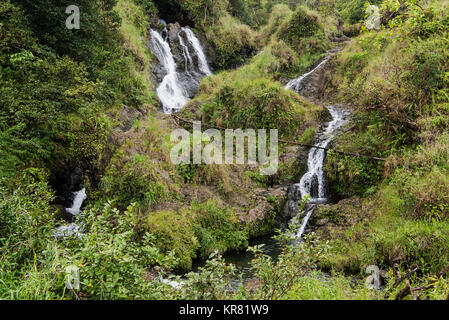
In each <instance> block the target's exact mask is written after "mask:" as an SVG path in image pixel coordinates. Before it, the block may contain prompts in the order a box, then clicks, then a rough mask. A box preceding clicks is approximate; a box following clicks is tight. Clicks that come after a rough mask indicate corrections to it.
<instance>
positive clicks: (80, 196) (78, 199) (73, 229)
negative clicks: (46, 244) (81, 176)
mask: <svg viewBox="0 0 449 320" xmlns="http://www.w3.org/2000/svg"><path fill="white" fill-rule="evenodd" d="M86 199H87V196H86V189H85V188H83V189H81V190H80V191H77V192H74V193H73V204H72V206H71V207H70V208H66V209H65V211H66V212H67V213H68V214H70V215H72V216H73V217H74V219H76V218H80V217H81V214H82V211H81V207H82V206H83V203H84V201H85V200H86ZM83 229H84V226H83V225H82V224H78V223H76V222H72V223H70V224H66V225H62V226H59V227H57V228H56V229H54V230H53V236H55V237H57V238H66V237H71V236H76V237H80V236H81V235H82V232H83Z"/></svg>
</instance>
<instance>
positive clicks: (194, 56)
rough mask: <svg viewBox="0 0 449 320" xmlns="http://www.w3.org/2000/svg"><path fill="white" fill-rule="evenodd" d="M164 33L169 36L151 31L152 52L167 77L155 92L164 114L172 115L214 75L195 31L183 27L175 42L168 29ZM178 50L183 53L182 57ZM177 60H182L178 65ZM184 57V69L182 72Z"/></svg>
mask: <svg viewBox="0 0 449 320" xmlns="http://www.w3.org/2000/svg"><path fill="white" fill-rule="evenodd" d="M163 33H166V34H167V37H166V38H164V37H163V36H162V34H161V33H159V32H158V31H155V30H152V29H150V36H151V39H150V41H151V49H152V52H153V53H154V55H155V56H156V57H157V59H158V60H159V64H160V66H161V68H162V69H163V72H164V74H165V75H164V77H163V79H162V82H161V83H160V84H159V86H158V88H157V89H156V93H157V95H158V97H159V100H160V101H161V103H162V106H163V111H164V113H166V114H171V113H174V112H177V111H179V110H181V109H182V108H183V107H184V106H185V105H186V103H187V102H188V101H189V99H190V97H191V96H193V95H195V94H196V92H197V91H198V89H199V84H200V80H201V79H202V78H203V77H205V76H209V75H211V74H212V72H211V70H210V68H209V65H208V63H207V59H206V55H205V54H204V51H203V48H202V46H201V44H200V41H199V40H198V38H197V37H196V36H195V34H194V33H193V31H192V30H190V29H189V28H180V29H179V31H178V32H177V34H176V37H174V38H173V39H170V36H169V32H168V30H167V29H164V30H163ZM174 41H177V43H175V42H174ZM177 44H179V47H178V46H177ZM178 51H180V53H179V54H178ZM181 56H182V57H181ZM176 57H180V59H178V63H176ZM181 58H182V60H183V63H184V68H182V69H181V70H179V69H180V65H179V64H180V62H181V61H180V60H181Z"/></svg>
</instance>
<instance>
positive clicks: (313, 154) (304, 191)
mask: <svg viewBox="0 0 449 320" xmlns="http://www.w3.org/2000/svg"><path fill="white" fill-rule="evenodd" d="M330 57H331V56H329V57H327V58H326V59H325V60H323V61H322V62H321V63H320V64H319V65H318V66H317V67H316V68H315V69H313V70H312V71H310V72H308V73H306V74H304V75H302V76H301V77H299V78H297V79H293V80H292V81H290V82H289V83H288V84H287V85H286V87H285V88H286V89H292V90H294V91H296V92H298V93H299V92H301V90H302V89H303V88H304V85H305V82H306V81H307V79H308V77H309V76H311V75H312V74H313V73H314V72H316V71H318V70H319V69H321V68H322V67H324V65H325V64H326V63H327V62H328V61H329V60H330ZM327 109H328V110H329V112H330V114H331V115H332V121H330V122H329V123H328V124H327V125H326V127H325V129H324V130H323V131H322V132H321V133H320V134H318V135H317V137H316V142H315V145H316V146H317V147H318V148H311V150H310V152H309V156H308V160H307V172H306V174H304V176H303V177H302V178H301V181H300V182H299V183H297V184H295V185H293V186H292V187H290V188H289V191H288V200H287V204H286V207H285V211H286V215H287V216H294V215H295V218H294V219H293V222H294V223H295V222H297V220H298V219H299V218H300V217H302V216H304V215H305V218H304V219H303V221H302V224H301V226H300V227H299V229H298V231H297V234H296V235H295V238H296V239H301V237H302V235H303V234H304V232H305V229H306V227H307V224H308V222H309V219H310V217H311V216H312V214H313V211H314V210H315V207H316V204H319V203H327V202H328V198H327V194H326V193H327V192H326V179H325V174H324V170H323V167H324V161H325V158H326V150H325V149H324V148H327V147H328V146H329V144H330V143H331V141H332V139H333V138H334V136H335V134H336V132H337V130H338V129H340V128H341V127H343V126H344V125H345V124H346V123H347V122H348V119H349V116H350V113H349V111H348V110H344V109H339V108H337V107H335V106H329V107H327ZM307 196H308V197H310V199H309V202H308V204H307V205H306V209H305V211H304V212H299V206H298V203H299V202H300V201H302V200H304V199H305V198H306V197H307Z"/></svg>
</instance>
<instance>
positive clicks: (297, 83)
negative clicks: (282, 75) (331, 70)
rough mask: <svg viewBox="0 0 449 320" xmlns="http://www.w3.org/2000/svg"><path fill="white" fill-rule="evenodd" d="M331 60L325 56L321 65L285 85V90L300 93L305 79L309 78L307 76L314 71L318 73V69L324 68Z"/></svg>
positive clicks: (330, 56)
mask: <svg viewBox="0 0 449 320" xmlns="http://www.w3.org/2000/svg"><path fill="white" fill-rule="evenodd" d="M331 58H332V55H329V56H327V57H326V59H324V60H323V61H321V63H320V64H318V66H316V67H315V68H314V69H313V70H312V71H309V72H307V73H305V74H303V75H302V76H300V77H298V78H296V79H293V80H291V81H290V82H289V83H287V85H286V86H285V89H290V90H293V91H296V92H298V93H300V92H301V90H302V89H304V84H305V82H306V81H307V79H308V78H309V76H311V75H312V74H314V73H315V72H316V71H318V70H319V69H321V68H322V67H324V65H326V63H327V62H328V61H329V60H330V59H331Z"/></svg>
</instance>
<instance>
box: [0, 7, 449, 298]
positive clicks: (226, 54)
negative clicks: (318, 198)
mask: <svg viewBox="0 0 449 320" xmlns="http://www.w3.org/2000/svg"><path fill="white" fill-rule="evenodd" d="M69 4H71V3H69V2H68V1H49V0H33V1H31V0H6V1H2V2H0V299H382V298H395V297H396V296H399V297H401V298H403V297H404V296H400V295H401V294H402V295H403V294H404V292H406V293H407V295H405V297H412V298H415V299H417V298H421V299H425V298H431V299H442V298H446V297H447V295H448V293H449V289H448V285H447V278H446V276H447V275H446V274H445V273H444V270H446V269H445V268H446V267H447V261H449V231H448V230H449V225H448V218H449V195H448V192H447V191H448V190H449V178H448V177H449V165H448V164H449V149H448V145H449V136H448V129H449V89H448V87H449V86H448V85H449V45H448V43H449V41H448V39H449V34H448V30H449V19H448V16H449V5H448V3H447V1H437V0H433V1H419V0H385V1H371V4H377V5H379V6H380V14H381V20H380V21H381V28H380V30H371V31H370V30H367V29H366V27H365V26H364V25H363V20H364V18H365V12H366V11H365V7H366V5H367V4H366V3H365V1H364V0H350V1H343V0H338V1H331V0H219V1H217V0H213V1H212V0H169V1H165V0H164V1H162V0H161V1H158V0H95V1H87V0H81V1H78V6H79V7H80V10H81V29H79V30H68V29H67V28H66V26H65V20H66V18H67V14H66V13H65V8H66V7H67V6H68V5H69ZM159 19H165V20H167V21H168V22H175V21H171V20H172V19H177V20H176V21H180V22H182V23H183V24H184V25H187V24H188V25H190V26H191V27H192V28H193V29H194V30H195V32H196V33H197V34H198V35H199V37H200V38H201V40H202V42H204V43H205V44H206V43H207V45H206V47H207V51H208V56H209V57H210V58H211V60H213V62H212V65H213V67H214V69H215V71H216V72H215V74H214V75H212V76H210V77H208V78H206V79H205V80H203V82H202V83H201V88H200V92H199V94H198V96H197V97H196V98H194V99H193V100H192V101H191V102H190V103H189V104H188V105H187V106H186V108H185V109H184V110H183V111H182V112H181V113H180V116H182V117H184V118H187V119H189V120H198V119H201V120H202V121H203V122H204V123H205V124H206V125H208V126H216V127H219V128H223V127H229V128H279V129H281V132H280V137H282V138H283V139H288V140H290V141H293V142H297V143H312V142H313V137H314V135H315V133H316V132H317V131H318V130H319V127H320V125H321V124H322V122H323V121H325V119H326V113H325V112H324V111H323V108H322V107H321V106H319V105H315V104H313V103H312V102H309V101H307V100H306V99H305V98H302V97H300V96H299V95H298V94H296V93H294V92H292V91H288V90H285V89H284V88H283V84H285V82H286V80H287V79H291V78H293V77H297V76H299V75H301V74H304V73H305V72H306V71H308V70H310V68H311V67H312V66H314V65H316V63H317V62H318V61H320V59H322V58H323V57H324V56H326V54H327V53H328V51H329V50H330V49H335V48H337V47H340V46H343V44H342V43H343V41H345V43H344V49H342V51H340V52H339V53H337V54H336V56H335V58H334V60H333V61H332V68H333V70H332V72H331V73H330V83H329V85H328V87H327V88H326V92H325V93H326V94H325V97H326V98H327V99H328V100H330V101H331V102H332V103H334V102H335V103H344V104H346V105H347V106H348V107H350V108H351V113H352V116H351V124H350V125H348V126H347V127H346V128H345V130H343V131H342V132H341V134H340V135H339V136H338V137H337V138H336V140H335V141H334V143H333V146H334V147H335V148H336V149H338V150H340V151H344V152H347V153H348V154H349V153H350V154H354V153H359V154H360V155H363V157H353V156H349V155H342V154H341V153H338V152H332V151H330V152H329V153H328V156H327V160H326V168H325V169H326V173H327V180H328V182H329V184H330V185H331V189H332V192H333V193H334V194H335V198H336V200H341V199H345V200H344V201H341V202H340V203H338V204H336V205H324V206H319V207H318V208H317V210H316V216H317V217H316V218H314V219H315V221H312V222H313V223H314V226H315V227H316V226H320V227H316V228H315V232H316V235H313V234H311V235H310V237H307V239H306V241H305V242H303V243H301V244H294V245H292V244H291V241H290V240H291V239H290V238H289V236H288V235H289V233H288V232H287V233H285V232H284V233H281V234H280V235H279V236H278V237H277V238H278V240H279V241H280V242H281V244H282V245H283V248H284V249H283V251H282V253H281V254H280V256H279V257H278V259H277V260H273V259H272V258H271V257H269V256H267V255H264V254H263V250H262V248H261V247H254V248H250V249H249V250H250V251H251V252H252V253H253V255H254V260H253V261H252V262H251V270H252V274H253V278H254V279H253V280H251V281H250V282H247V283H244V282H243V281H241V280H242V277H243V275H242V274H241V272H240V270H237V269H236V268H235V267H234V266H232V265H227V264H226V263H225V261H224V260H223V258H222V257H221V256H220V255H221V254H224V253H226V252H228V251H231V250H234V251H236V250H237V251H238V250H245V249H246V248H247V247H248V243H249V240H250V239H251V237H254V236H258V235H262V234H267V233H270V232H272V231H273V229H274V226H275V225H276V223H277V219H278V218H279V215H280V213H281V212H282V211H283V204H284V202H285V199H284V198H285V197H283V196H272V195H270V196H262V195H261V194H264V193H265V192H266V190H267V187H268V186H273V185H274V184H279V185H282V187H284V186H286V185H288V184H289V183H291V180H292V179H293V178H294V179H296V178H297V177H298V176H300V175H301V174H302V173H303V171H304V165H305V164H304V163H301V159H298V155H297V153H298V152H299V151H301V150H302V151H306V150H303V149H300V150H299V149H296V150H295V151H294V152H293V153H294V155H293V156H291V154H290V158H289V159H288V160H285V161H284V160H283V162H282V163H281V164H280V172H279V174H278V175H277V176H275V177H270V178H267V177H262V176H260V175H259V174H257V170H256V169H257V168H254V167H239V166H233V165H226V166H215V165H214V166H206V165H178V166H175V165H172V164H171V162H170V161H169V154H170V147H171V146H172V144H171V142H170V136H169V134H170V132H171V130H173V129H175V128H179V124H177V123H175V122H174V120H173V119H171V120H167V119H166V117H164V116H163V115H161V114H160V113H158V112H157V109H158V108H159V107H160V106H159V103H158V101H157V99H156V94H155V90H154V89H155V86H156V79H155V77H154V76H153V75H152V71H153V70H154V68H155V66H156V64H157V61H156V59H155V57H153V55H152V54H151V52H150V51H149V50H148V48H147V39H148V27H149V26H150V25H155V24H158V21H159ZM359 31H361V32H359ZM345 36H353V38H352V39H347V38H346V37H345ZM346 40H347V41H346ZM280 149H281V150H280V151H281V156H283V157H284V156H285V157H286V158H288V157H287V156H288V155H289V154H288V147H287V146H285V145H281V148H280ZM298 150H299V151H298ZM284 152H285V153H284ZM364 156H367V157H364ZM372 157H378V158H384V159H385V161H374V160H373V159H372ZM75 167H80V168H81V169H82V171H83V173H84V174H83V177H82V178H83V181H84V186H85V187H86V188H87V192H88V195H89V198H88V201H87V205H86V206H85V207H84V208H83V211H84V214H83V216H82V218H80V220H79V221H78V222H79V223H81V224H82V226H83V235H82V236H80V237H76V236H74V237H69V238H66V239H57V238H56V237H55V236H54V234H53V230H54V228H55V226H57V225H59V224H61V223H63V221H62V220H61V214H62V212H64V206H63V204H62V203H61V201H60V196H61V190H60V189H59V188H60V187H61V184H62V183H63V182H61V181H65V180H67V179H68V176H70V171H71V170H72V169H73V168H75ZM261 188H262V189H261ZM271 191H272V190H271ZM58 201H59V202H58ZM303 205H305V204H304V203H302V204H301V206H303ZM258 207H263V209H264V210H265V211H264V214H262V215H261V216H260V215H258V214H259V213H257V212H256V213H254V216H255V217H250V215H249V212H250V211H251V209H254V208H258ZM323 221H324V222H323ZM323 225H324V226H323ZM293 227H294V226H293ZM208 258H209V260H208V261H207V262H206V263H205V265H204V267H202V268H199V270H198V271H197V272H192V273H188V274H184V275H183V278H182V279H181V277H173V279H172V280H175V281H179V282H181V281H182V282H183V285H182V286H181V287H180V288H177V289H175V288H173V287H172V286H170V285H168V284H167V282H164V281H161V280H162V279H167V278H168V277H169V273H170V272H178V273H179V272H186V271H189V270H191V269H192V267H193V264H194V262H195V261H201V260H205V259H208ZM367 265H377V266H379V267H380V268H381V269H382V270H383V273H382V275H383V279H384V282H385V287H384V289H383V291H373V290H369V289H367V288H366V287H365V285H364V280H363V278H364V277H366V275H365V269H366V266H367ZM70 266H76V267H78V268H79V269H80V272H81V275H82V278H81V289H80V290H69V289H67V288H66V286H65V277H66V268H67V267H70ZM410 270H412V271H413V270H414V271H413V272H412V271H410ZM324 271H326V273H324ZM442 271H443V273H441V272H442ZM410 272H411V273H410ZM407 274H408V279H407V280H408V281H409V282H408V283H407V285H408V286H410V285H411V286H412V287H418V288H419V287H421V288H419V290H417V291H416V292H419V293H413V292H412V290H410V292H407V291H404V288H405V289H407V287H406V285H405V283H403V282H399V283H398V279H401V278H403V276H404V275H407ZM323 279H325V281H323ZM354 279H355V280H354ZM403 279H405V278H403ZM231 282H232V283H233V284H234V285H233V286H231V285H230V283H231ZM235 283H238V284H237V285H235ZM429 283H430V285H429ZM423 288H424V289H423Z"/></svg>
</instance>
